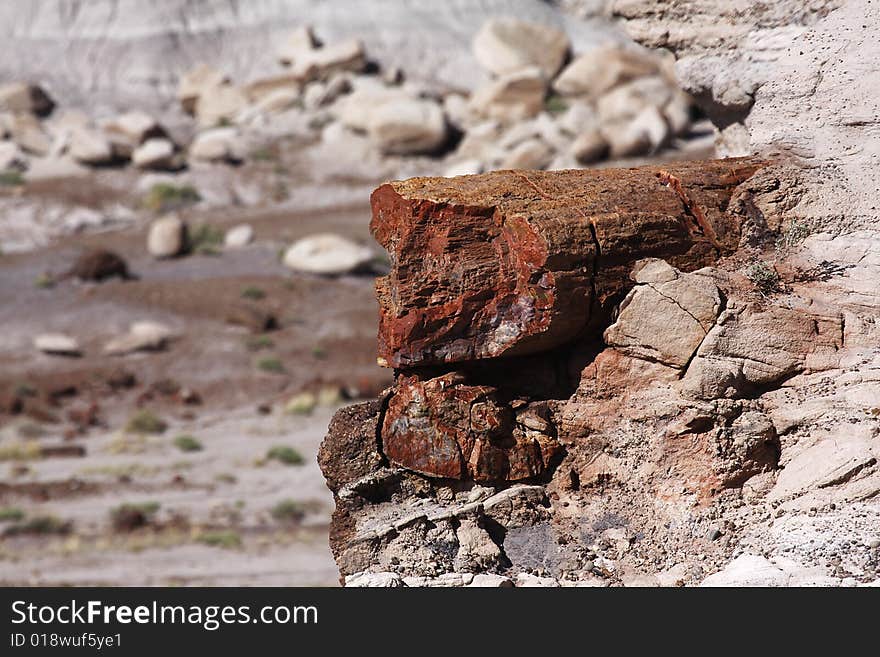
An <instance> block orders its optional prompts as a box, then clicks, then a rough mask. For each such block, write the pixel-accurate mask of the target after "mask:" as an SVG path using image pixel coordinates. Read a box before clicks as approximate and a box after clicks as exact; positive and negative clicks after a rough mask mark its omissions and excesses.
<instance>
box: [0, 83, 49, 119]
mask: <svg viewBox="0 0 880 657" xmlns="http://www.w3.org/2000/svg"><path fill="white" fill-rule="evenodd" d="M54 107H55V103H54V102H53V101H52V99H51V98H50V97H49V94H47V93H46V92H45V91H44V90H43V89H42V88H41V87H39V86H37V85H35V84H29V83H27V82H10V83H7V84H4V85H0V112H16V113H27V114H36V115H38V116H45V115H47V114H49V113H50V112H51V111H52V109H53V108H54Z"/></svg>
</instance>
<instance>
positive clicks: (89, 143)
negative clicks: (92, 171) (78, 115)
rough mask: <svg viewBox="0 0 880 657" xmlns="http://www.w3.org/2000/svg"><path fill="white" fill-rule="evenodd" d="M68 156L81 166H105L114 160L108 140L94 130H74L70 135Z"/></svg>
mask: <svg viewBox="0 0 880 657" xmlns="http://www.w3.org/2000/svg"><path fill="white" fill-rule="evenodd" d="M67 150H68V153H70V156H71V157H72V158H73V159H74V160H76V161H77V162H80V163H82V164H107V163H108V162H112V161H113V158H114V152H113V146H112V145H111V143H110V140H109V139H107V137H106V136H105V135H104V134H103V133H102V132H100V131H99V130H96V129H94V128H76V129H74V130H72V131H71V133H70V143H69V146H68V149H67Z"/></svg>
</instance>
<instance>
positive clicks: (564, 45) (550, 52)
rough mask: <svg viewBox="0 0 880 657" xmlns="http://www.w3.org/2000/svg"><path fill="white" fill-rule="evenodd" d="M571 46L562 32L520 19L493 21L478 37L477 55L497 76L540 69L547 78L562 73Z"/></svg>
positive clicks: (474, 49) (487, 68)
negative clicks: (525, 69)
mask: <svg viewBox="0 0 880 657" xmlns="http://www.w3.org/2000/svg"><path fill="white" fill-rule="evenodd" d="M569 47H570V43H569V40H568V36H566V34H565V32H563V31H562V30H558V29H556V28H554V27H550V26H547V25H540V24H537V23H528V22H526V21H522V20H518V19H516V18H506V17H505V18H490V19H489V20H488V21H486V22H485V23H484V24H483V27H481V28H480V30H479V31H478V32H477V34H476V36H474V41H473V51H474V56H475V57H476V58H477V61H478V62H479V63H480V65H481V66H482V67H483V68H485V69H486V70H487V71H489V72H490V73H493V74H495V75H507V74H509V73H515V72H516V71H519V70H522V69H524V68H528V67H530V66H536V67H538V68H539V69H540V70H541V73H542V74H543V75H544V77H546V78H548V79H549V78H552V77H553V76H554V75H556V73H557V72H558V71H559V68H560V67H561V66H562V63H563V62H564V61H565V56H566V54H568V49H569Z"/></svg>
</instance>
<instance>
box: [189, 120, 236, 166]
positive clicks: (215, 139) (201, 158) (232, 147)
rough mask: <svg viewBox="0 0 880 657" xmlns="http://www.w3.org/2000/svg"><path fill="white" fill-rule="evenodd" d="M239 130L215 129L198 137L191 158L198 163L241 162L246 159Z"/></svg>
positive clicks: (191, 149)
mask: <svg viewBox="0 0 880 657" xmlns="http://www.w3.org/2000/svg"><path fill="white" fill-rule="evenodd" d="M243 150H244V149H243V147H242V144H241V136H240V134H239V132H238V129H237V128H213V129H211V130H205V131H204V132H200V133H199V134H198V135H196V138H195V139H193V142H192V144H190V147H189V157H190V159H191V160H195V161H198V162H239V161H241V160H242V159H243V158H244V152H243Z"/></svg>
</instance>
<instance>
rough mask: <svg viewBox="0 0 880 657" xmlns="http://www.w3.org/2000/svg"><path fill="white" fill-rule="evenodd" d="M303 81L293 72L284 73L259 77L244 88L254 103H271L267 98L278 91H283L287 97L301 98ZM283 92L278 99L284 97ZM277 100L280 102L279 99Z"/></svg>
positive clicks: (245, 93)
mask: <svg viewBox="0 0 880 657" xmlns="http://www.w3.org/2000/svg"><path fill="white" fill-rule="evenodd" d="M302 87H303V82H302V80H301V79H300V78H299V76H297V75H293V74H291V73H283V74H281V75H273V76H271V77H268V78H259V79H258V80H254V81H253V82H251V83H249V84H247V85H245V87H244V88H243V89H242V92H243V93H244V95H245V97H246V98H247V100H248V101H250V102H251V103H254V104H260V103H270V101H268V100H266V99H267V98H268V97H269V96H273V95H275V93H276V92H279V91H283V92H285V94H286V97H294V96H295V97H296V99H299V97H300V94H301V92H302ZM282 97H285V96H282V95H281V94H278V95H277V96H276V99H278V98H282ZM275 102H278V101H277V100H276V101H275Z"/></svg>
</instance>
